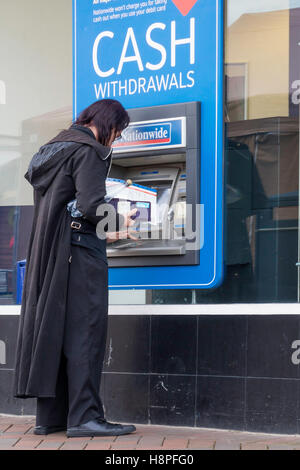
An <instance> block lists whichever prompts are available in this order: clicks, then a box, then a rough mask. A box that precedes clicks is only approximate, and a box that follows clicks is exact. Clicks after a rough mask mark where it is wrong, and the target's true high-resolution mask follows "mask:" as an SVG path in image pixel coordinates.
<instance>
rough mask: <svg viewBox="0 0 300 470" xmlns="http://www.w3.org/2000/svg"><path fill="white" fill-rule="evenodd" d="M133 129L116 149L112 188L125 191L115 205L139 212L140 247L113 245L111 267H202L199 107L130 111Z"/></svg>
mask: <svg viewBox="0 0 300 470" xmlns="http://www.w3.org/2000/svg"><path fill="white" fill-rule="evenodd" d="M128 112H129V115H130V119H131V123H130V125H129V127H128V128H127V129H126V130H125V131H124V132H123V134H122V138H121V139H120V140H118V141H117V142H116V143H115V144H114V145H113V159H112V166H111V170H110V174H109V179H108V182H107V184H108V186H109V185H111V186H113V185H114V184H116V185H117V184H118V183H121V182H128V181H129V182H130V183H129V184H128V183H127V184H126V185H125V184H124V187H123V189H122V190H121V191H120V192H119V193H118V195H117V197H114V198H113V199H112V201H111V203H112V204H113V205H114V207H115V209H116V210H117V211H118V212H120V213H126V212H128V211H129V210H131V209H133V208H136V209H137V217H136V220H135V225H134V228H133V229H134V231H135V234H136V236H137V237H138V240H137V241H134V240H131V239H121V240H118V241H116V242H115V243H112V244H109V245H108V248H107V256H108V260H109V265H110V266H111V267H137V266H170V265H195V264H199V248H200V247H199V246H198V247H197V243H195V246H196V248H195V246H194V248H193V249H190V245H189V243H190V241H191V239H193V237H194V238H195V239H196V238H198V237H199V233H200V226H199V222H200V218H199V207H200V163H201V162H200V128H201V125H200V103H199V102H191V103H180V104H172V105H163V106H153V107H148V108H139V109H130V110H129V111H128Z"/></svg>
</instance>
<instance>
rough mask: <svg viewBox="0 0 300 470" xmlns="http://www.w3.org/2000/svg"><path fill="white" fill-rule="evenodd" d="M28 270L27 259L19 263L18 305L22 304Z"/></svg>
mask: <svg viewBox="0 0 300 470" xmlns="http://www.w3.org/2000/svg"><path fill="white" fill-rule="evenodd" d="M25 270H26V259H23V260H21V261H18V262H17V304H21V302H22V292H23V285H24V278H25Z"/></svg>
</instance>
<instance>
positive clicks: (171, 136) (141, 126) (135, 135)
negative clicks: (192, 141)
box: [113, 117, 186, 153]
mask: <svg viewBox="0 0 300 470" xmlns="http://www.w3.org/2000/svg"><path fill="white" fill-rule="evenodd" d="M185 145H186V118H185V117H181V118H174V119H169V120H168V121H160V120H159V121H158V120H157V121H145V122H137V123H131V124H130V125H129V126H128V128H127V129H126V130H125V131H124V132H123V133H122V138H121V139H120V140H118V141H117V142H116V143H115V144H114V145H113V149H114V153H120V152H128V151H131V152H137V151H139V152H141V151H143V150H160V149H166V148H178V147H185Z"/></svg>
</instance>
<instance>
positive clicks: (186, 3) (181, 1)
mask: <svg viewBox="0 0 300 470" xmlns="http://www.w3.org/2000/svg"><path fill="white" fill-rule="evenodd" d="M197 1H198V0H172V2H173V3H174V5H176V7H177V8H178V10H179V11H180V13H181V14H182V15H183V16H186V15H187V14H188V13H189V12H190V11H191V9H192V8H193V6H194V5H195V3H197Z"/></svg>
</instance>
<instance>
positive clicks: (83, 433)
mask: <svg viewBox="0 0 300 470" xmlns="http://www.w3.org/2000/svg"><path fill="white" fill-rule="evenodd" d="M134 431H136V427H135V426H133V425H132V424H128V425H123V424H117V423H109V422H108V421H106V420H105V419H102V418H96V419H93V420H92V421H88V422H87V423H85V424H80V425H79V426H72V427H70V428H68V429H67V436H68V437H94V436H121V435H123V434H130V433H132V432H134Z"/></svg>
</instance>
